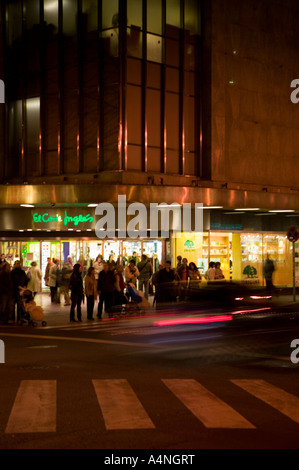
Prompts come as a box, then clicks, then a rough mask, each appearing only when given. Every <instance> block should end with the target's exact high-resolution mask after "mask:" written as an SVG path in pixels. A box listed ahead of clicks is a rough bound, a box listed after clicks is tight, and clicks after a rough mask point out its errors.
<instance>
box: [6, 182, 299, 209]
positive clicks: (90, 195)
mask: <svg viewBox="0 0 299 470" xmlns="http://www.w3.org/2000/svg"><path fill="white" fill-rule="evenodd" d="M119 195H125V196H126V200H127V203H128V204H130V203H133V202H141V203H143V204H145V205H148V204H150V203H162V202H164V203H167V204H172V203H178V204H184V203H191V204H196V203H199V204H203V205H204V206H207V207H209V206H212V207H220V206H221V207H223V208H224V209H232V210H233V209H236V208H240V209H244V208H245V209H248V208H258V209H260V210H261V211H263V210H274V211H276V210H277V211H281V210H294V211H299V191H298V192H297V191H295V192H292V191H289V192H283V191H276V192H275V191H273V192H272V191H271V192H270V191H263V190H259V191H258V190H244V189H231V188H228V187H222V188H217V187H204V186H195V187H192V186H177V185H174V186H172V185H162V184H161V185H159V184H156V185H150V184H149V185H139V184H138V185H137V184H136V185H125V184H55V185H54V184H53V185H51V184H49V185H48V184H45V185H28V184H26V185H25V184H24V185H3V186H0V208H1V207H2V208H11V207H14V206H15V207H19V206H20V205H21V204H32V205H34V206H35V207H55V206H56V207H64V206H68V207H69V206H81V205H82V206H87V205H88V204H90V203H93V204H98V203H102V202H110V203H112V204H117V201H118V196H119Z"/></svg>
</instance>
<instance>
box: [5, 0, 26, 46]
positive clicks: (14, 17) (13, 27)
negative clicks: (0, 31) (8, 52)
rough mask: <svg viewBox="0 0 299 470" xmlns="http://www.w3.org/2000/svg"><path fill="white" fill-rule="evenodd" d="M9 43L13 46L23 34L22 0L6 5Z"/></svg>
mask: <svg viewBox="0 0 299 470" xmlns="http://www.w3.org/2000/svg"><path fill="white" fill-rule="evenodd" d="M6 34H7V39H6V40H7V43H8V45H9V46H11V45H12V44H13V43H14V42H15V41H16V40H17V39H19V38H20V37H21V35H22V5H21V1H16V2H14V3H9V4H8V5H7V7H6Z"/></svg>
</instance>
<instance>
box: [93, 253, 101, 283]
mask: <svg viewBox="0 0 299 470" xmlns="http://www.w3.org/2000/svg"><path fill="white" fill-rule="evenodd" d="M93 267H94V277H95V278H96V280H98V279H99V274H100V272H101V271H103V268H104V264H103V258H102V256H101V255H99V256H97V259H96V260H95V262H94V264H93Z"/></svg>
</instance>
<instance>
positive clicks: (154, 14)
mask: <svg viewBox="0 0 299 470" xmlns="http://www.w3.org/2000/svg"><path fill="white" fill-rule="evenodd" d="M147 31H150V32H151V33H156V34H162V2H161V0H147Z"/></svg>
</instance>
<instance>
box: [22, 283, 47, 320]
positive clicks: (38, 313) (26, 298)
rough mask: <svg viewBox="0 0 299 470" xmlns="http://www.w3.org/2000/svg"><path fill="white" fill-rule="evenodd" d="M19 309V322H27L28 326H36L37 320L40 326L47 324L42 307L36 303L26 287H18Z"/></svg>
mask: <svg viewBox="0 0 299 470" xmlns="http://www.w3.org/2000/svg"><path fill="white" fill-rule="evenodd" d="M19 294H20V310H21V320H20V321H19V323H20V324H23V323H24V322H26V321H27V322H28V326H37V325H38V323H37V322H39V321H40V322H41V324H42V326H47V322H46V321H44V311H43V309H42V307H40V306H39V305H36V303H35V301H34V298H33V295H32V292H31V290H29V289H26V287H23V288H20V292H19Z"/></svg>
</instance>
